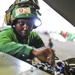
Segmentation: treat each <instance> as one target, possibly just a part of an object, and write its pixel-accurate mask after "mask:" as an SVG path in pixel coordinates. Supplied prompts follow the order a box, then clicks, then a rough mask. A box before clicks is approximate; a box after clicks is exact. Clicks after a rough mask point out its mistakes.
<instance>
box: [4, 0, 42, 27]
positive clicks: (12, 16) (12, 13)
mask: <svg viewBox="0 0 75 75" xmlns="http://www.w3.org/2000/svg"><path fill="white" fill-rule="evenodd" d="M31 1H32V2H31ZM33 1H35V2H33ZM36 1H37V0H16V1H15V2H14V4H12V5H11V6H10V7H9V9H8V10H7V11H6V14H5V17H4V21H5V23H6V24H7V25H11V24H13V22H14V21H15V20H16V19H18V18H25V19H26V18H34V26H33V28H36V27H38V26H39V25H41V20H40V19H39V18H38V16H37V10H38V9H39V6H38V5H36V4H37V3H36ZM36 21H38V22H39V23H36Z"/></svg>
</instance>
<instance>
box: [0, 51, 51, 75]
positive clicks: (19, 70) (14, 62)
mask: <svg viewBox="0 0 75 75" xmlns="http://www.w3.org/2000/svg"><path fill="white" fill-rule="evenodd" d="M32 68H33V72H32ZM0 75H50V74H48V73H46V72H44V71H42V70H40V69H36V68H35V67H33V66H32V65H30V64H28V63H26V62H24V61H22V60H19V59H17V58H15V57H13V56H10V55H8V54H5V53H2V52H0Z"/></svg>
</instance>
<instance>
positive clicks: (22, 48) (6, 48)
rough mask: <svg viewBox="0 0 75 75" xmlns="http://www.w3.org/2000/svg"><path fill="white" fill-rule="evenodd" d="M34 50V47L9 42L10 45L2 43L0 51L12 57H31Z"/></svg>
mask: <svg viewBox="0 0 75 75" xmlns="http://www.w3.org/2000/svg"><path fill="white" fill-rule="evenodd" d="M31 50H32V47H30V46H28V45H26V44H18V43H15V42H8V43H0V51H1V52H5V53H9V54H10V55H14V54H17V53H19V54H22V53H23V54H25V55H28V56H29V55H30V52H31Z"/></svg>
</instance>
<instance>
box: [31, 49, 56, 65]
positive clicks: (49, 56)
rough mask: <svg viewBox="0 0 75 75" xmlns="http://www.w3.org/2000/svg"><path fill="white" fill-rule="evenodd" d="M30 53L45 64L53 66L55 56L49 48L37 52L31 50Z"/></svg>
mask: <svg viewBox="0 0 75 75" xmlns="http://www.w3.org/2000/svg"><path fill="white" fill-rule="evenodd" d="M32 53H33V55H35V56H36V57H37V58H38V59H39V60H40V61H42V62H47V63H49V64H51V65H54V64H55V60H54V57H55V54H54V51H53V50H52V49H51V48H46V49H43V50H37V51H35V50H33V51H32Z"/></svg>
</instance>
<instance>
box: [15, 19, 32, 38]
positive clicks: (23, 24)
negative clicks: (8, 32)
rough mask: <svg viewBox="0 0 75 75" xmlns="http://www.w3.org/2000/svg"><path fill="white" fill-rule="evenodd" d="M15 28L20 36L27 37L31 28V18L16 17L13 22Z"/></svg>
mask: <svg viewBox="0 0 75 75" xmlns="http://www.w3.org/2000/svg"><path fill="white" fill-rule="evenodd" d="M14 28H15V30H16V32H17V33H18V34H19V35H20V36H21V37H23V38H24V37H28V35H29V34H30V31H31V30H32V28H33V25H32V20H30V19H18V20H17V21H16V24H15V27H14Z"/></svg>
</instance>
